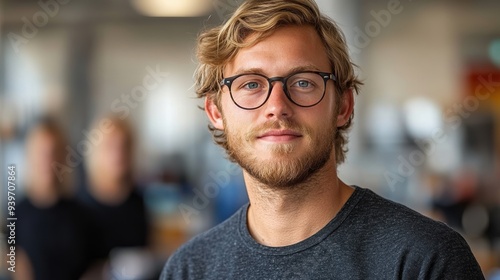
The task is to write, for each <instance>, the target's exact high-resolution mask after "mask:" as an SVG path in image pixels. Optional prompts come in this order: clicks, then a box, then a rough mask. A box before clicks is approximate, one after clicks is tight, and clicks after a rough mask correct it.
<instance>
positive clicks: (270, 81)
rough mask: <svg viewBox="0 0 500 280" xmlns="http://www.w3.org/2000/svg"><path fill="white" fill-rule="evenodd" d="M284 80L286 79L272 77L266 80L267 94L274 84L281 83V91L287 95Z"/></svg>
mask: <svg viewBox="0 0 500 280" xmlns="http://www.w3.org/2000/svg"><path fill="white" fill-rule="evenodd" d="M286 79H287V78H286V77H272V78H268V79H267V81H268V82H269V93H271V91H272V90H273V88H274V83H275V82H281V87H282V90H283V91H284V92H285V93H287V90H286Z"/></svg>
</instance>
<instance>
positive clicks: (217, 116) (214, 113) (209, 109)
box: [205, 96, 224, 130]
mask: <svg viewBox="0 0 500 280" xmlns="http://www.w3.org/2000/svg"><path fill="white" fill-rule="evenodd" d="M205 112H206V113H207V116H208V119H209V120H210V122H211V123H212V125H213V126H214V127H215V128H217V129H219V130H224V121H223V119H222V113H221V112H220V110H219V108H218V107H217V105H216V104H215V102H214V100H213V98H210V97H208V96H207V97H205Z"/></svg>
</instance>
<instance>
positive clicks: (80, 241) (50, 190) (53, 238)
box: [15, 119, 90, 280]
mask: <svg viewBox="0 0 500 280" xmlns="http://www.w3.org/2000/svg"><path fill="white" fill-rule="evenodd" d="M66 146H67V143H66V140H65V137H64V135H63V133H62V131H61V129H60V128H59V126H58V125H57V124H56V123H55V122H54V121H53V120H49V119H45V120H43V121H41V122H39V123H38V124H37V125H35V126H34V127H33V128H32V129H31V130H30V132H29V134H28V137H27V140H26V160H27V165H26V168H23V170H22V171H23V172H25V173H26V175H27V177H26V178H25V194H26V197H25V199H24V200H23V201H21V202H20V203H19V205H18V207H17V209H16V210H17V217H18V220H17V232H16V233H17V236H16V237H17V240H16V241H17V244H18V245H19V247H20V250H18V251H19V257H20V259H19V262H18V269H17V272H19V273H16V275H15V276H16V278H19V279H50V280H56V279H78V278H79V277H80V276H81V275H82V273H83V272H84V270H85V269H86V268H87V265H88V263H89V251H88V248H89V246H88V245H89V240H88V239H87V238H88V237H90V236H89V233H90V232H88V229H89V223H88V219H87V218H86V215H85V213H84V212H83V209H82V207H80V206H79V204H77V203H76V202H75V201H74V200H72V199H71V198H70V193H71V192H70V190H71V188H70V187H69V182H68V178H63V177H58V174H57V171H56V170H55V169H54V166H55V165H56V164H57V163H59V164H64V160H65V158H66V153H65V151H66V149H65V148H66ZM69 173H70V172H66V174H69Z"/></svg>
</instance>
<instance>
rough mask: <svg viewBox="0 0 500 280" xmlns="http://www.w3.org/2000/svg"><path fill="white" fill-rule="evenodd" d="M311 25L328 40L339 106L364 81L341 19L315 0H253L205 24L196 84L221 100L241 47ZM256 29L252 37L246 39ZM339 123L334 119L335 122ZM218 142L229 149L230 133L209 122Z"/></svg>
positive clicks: (340, 143) (343, 139)
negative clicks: (286, 28) (224, 17)
mask: <svg viewBox="0 0 500 280" xmlns="http://www.w3.org/2000/svg"><path fill="white" fill-rule="evenodd" d="M286 25H310V26H313V27H314V28H315V30H316V32H317V33H318V35H319V37H320V38H321V41H322V42H323V45H324V46H325V49H326V52H327V55H328V59H329V62H330V65H331V71H332V72H333V73H334V74H335V76H336V77H337V82H336V94H337V105H336V106H337V109H338V107H339V105H338V104H339V103H340V102H341V100H342V98H343V96H344V95H343V94H342V93H344V92H345V91H347V90H354V91H355V92H356V93H357V92H358V90H359V87H360V86H361V85H362V82H361V81H359V80H358V78H357V76H356V74H355V72H354V68H355V65H354V64H353V63H352V61H351V59H350V57H349V53H348V50H347V44H346V41H345V38H344V34H343V33H342V32H341V31H340V29H339V27H338V26H337V24H336V23H335V22H334V21H333V20H331V19H330V18H328V17H326V16H324V15H322V14H321V12H320V11H319V8H318V6H317V5H316V3H315V2H314V0H290V1H283V0H266V1H262V0H248V1H245V2H244V3H243V4H242V5H241V6H240V7H239V8H238V9H237V10H236V11H235V12H234V14H233V15H232V16H231V17H230V18H229V19H228V20H227V21H226V22H225V23H224V24H223V25H220V26H217V27H214V28H211V29H209V30H206V31H204V32H202V33H201V34H200V36H199V37H198V47H197V58H198V61H199V65H198V67H197V69H196V72H195V74H194V78H195V90H196V94H197V95H198V97H199V98H203V97H207V98H211V99H212V100H213V101H214V102H215V104H216V105H217V107H218V108H219V109H221V108H222V107H221V106H220V105H221V104H220V95H221V93H222V86H221V85H220V81H221V80H222V79H223V71H224V67H225V66H226V64H227V63H228V62H229V61H231V59H233V58H234V57H235V55H236V53H237V52H238V50H239V49H241V48H244V47H248V46H252V45H254V44H256V43H258V42H259V41H261V40H262V39H264V38H266V37H267V36H269V35H271V33H272V32H273V31H275V30H276V29H277V28H279V27H281V26H286ZM250 34H252V35H253V36H252V40H247V38H248V37H249V35H250ZM352 118H353V115H351V117H350V119H349V121H348V122H347V123H346V124H345V125H344V126H342V127H339V128H338V129H337V130H336V135H335V143H334V144H335V154H336V161H337V164H340V163H342V162H344V161H345V155H346V153H347V147H346V144H347V132H348V130H349V128H350V126H351V123H352ZM332 125H334V124H332ZM209 130H210V131H211V132H212V135H213V138H214V141H215V143H217V144H219V145H221V146H222V147H224V148H225V149H226V151H227V149H228V147H227V139H226V134H225V132H224V131H222V130H219V129H216V128H215V127H214V126H213V125H209Z"/></svg>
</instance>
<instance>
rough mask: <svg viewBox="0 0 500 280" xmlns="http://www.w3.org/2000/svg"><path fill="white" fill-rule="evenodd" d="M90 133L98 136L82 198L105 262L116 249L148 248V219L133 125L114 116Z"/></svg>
mask: <svg viewBox="0 0 500 280" xmlns="http://www.w3.org/2000/svg"><path fill="white" fill-rule="evenodd" d="M103 127H106V128H107V129H103ZM90 133H95V135H96V138H94V139H93V140H94V142H93V143H92V147H91V150H90V152H89V153H88V156H87V158H86V168H87V173H88V182H87V187H86V188H85V189H84V190H82V192H81V193H80V195H79V198H80V200H81V201H82V203H83V204H84V205H85V206H86V208H87V211H88V212H89V214H90V216H91V219H92V221H93V222H94V226H95V227H94V230H95V231H96V234H95V236H94V238H95V240H94V243H93V245H92V247H93V256H94V257H95V258H97V259H100V260H103V261H104V260H107V258H108V257H109V253H110V252H111V251H112V249H115V248H123V247H145V246H146V245H147V239H148V222H147V217H146V209H145V204H144V201H143V198H142V195H141V194H140V193H139V192H138V190H137V189H138V188H137V186H136V184H135V183H134V181H133V175H132V173H133V172H132V169H133V168H132V162H133V158H132V155H133V138H134V137H133V132H132V130H131V128H130V126H129V124H128V123H127V122H126V121H124V120H122V119H120V118H117V117H114V116H112V117H110V118H105V119H101V120H100V121H99V122H96V125H95V126H94V127H93V128H92V130H91V132H90Z"/></svg>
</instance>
